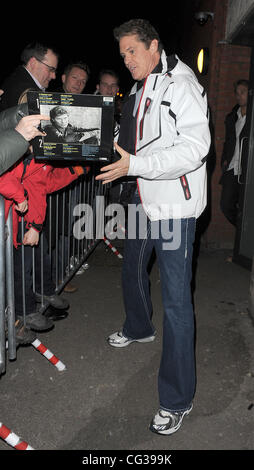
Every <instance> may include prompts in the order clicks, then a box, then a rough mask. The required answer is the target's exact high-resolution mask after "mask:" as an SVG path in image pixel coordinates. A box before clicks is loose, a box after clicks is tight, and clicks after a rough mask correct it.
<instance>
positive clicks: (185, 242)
mask: <svg viewBox="0 0 254 470" xmlns="http://www.w3.org/2000/svg"><path fill="white" fill-rule="evenodd" d="M134 202H135V204H140V199H139V197H138V195H137V193H136V194H135V196H134V199H133V203H134ZM142 210H143V209H142ZM143 215H144V212H143ZM145 217H146V216H145ZM138 221H139V215H138V213H137V219H136V229H137V232H140V224H139V222H138ZM177 222H178V229H175V231H176V234H175V236H176V238H178V239H179V240H178V241H177V240H176V241H177V243H175V244H173V243H172V245H170V244H169V245H167V243H169V240H167V239H166V238H165V236H167V234H166V235H165V224H166V225H167V227H168V232H171V233H172V231H173V227H174V225H173V224H174V222H173V220H172V219H171V220H167V221H163V224H164V232H162V221H158V222H150V220H149V219H148V218H146V223H147V236H146V237H145V238H143V239H142V238H141V239H140V238H139V237H138V236H136V238H135V239H134V238H133V239H130V238H128V237H126V240H125V249H124V259H123V271H122V285H123V299H124V306H125V312H126V320H125V323H124V326H123V333H124V335H125V336H127V337H128V338H131V339H140V338H145V337H147V336H151V335H153V334H154V332H155V329H154V326H153V323H152V312H153V308H152V302H151V297H150V281H149V274H148V270H147V267H148V263H149V261H150V258H151V255H152V252H153V249H155V252H156V257H157V262H158V266H159V270H160V282H161V290H162V300H163V307H164V318H163V345H162V356H161V363H160V369H159V376H158V391H159V401H160V407H161V408H163V409H165V410H168V411H180V410H186V409H187V408H189V406H190V404H191V402H192V400H193V396H194V393H195V384H196V373H195V354H194V312H193V306H192V296H191V278H192V253H193V242H194V238H195V227H196V219H195V218H189V219H188V218H187V219H178V221H177ZM130 223H131V221H130V220H129V224H130ZM155 224H157V227H154V225H155ZM158 229H159V230H158ZM158 232H159V233H158ZM156 234H157V236H155V235H156ZM137 235H138V234H137ZM142 236H143V235H142ZM165 243H166V245H165ZM170 246H171V249H169V247H170Z"/></svg>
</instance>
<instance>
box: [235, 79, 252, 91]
mask: <svg viewBox="0 0 254 470" xmlns="http://www.w3.org/2000/svg"><path fill="white" fill-rule="evenodd" d="M239 85H242V86H245V87H246V88H249V81H248V80H244V79H240V80H237V82H235V83H234V90H235V92H236V89H237V87H238V86H239Z"/></svg>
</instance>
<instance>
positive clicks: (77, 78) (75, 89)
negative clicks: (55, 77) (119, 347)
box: [62, 67, 88, 94]
mask: <svg viewBox="0 0 254 470" xmlns="http://www.w3.org/2000/svg"><path fill="white" fill-rule="evenodd" d="M87 80H88V75H87V73H86V72H85V70H82V69H80V68H78V67H73V68H72V69H71V71H70V72H69V73H68V74H67V75H66V74H64V75H62V82H63V88H64V91H65V92H66V93H74V94H76V93H78V94H81V93H82V92H83V90H84V88H85V86H86V83H87Z"/></svg>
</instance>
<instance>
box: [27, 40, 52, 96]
mask: <svg viewBox="0 0 254 470" xmlns="http://www.w3.org/2000/svg"><path fill="white" fill-rule="evenodd" d="M57 65H58V58H57V56H56V55H55V54H54V52H53V51H52V50H51V49H48V51H47V53H46V54H45V56H44V58H43V59H42V60H39V59H36V57H32V58H31V59H30V60H29V62H28V64H27V66H26V67H27V69H28V70H29V71H30V72H31V73H32V75H33V76H34V77H35V78H36V79H37V80H38V82H39V83H40V84H41V86H42V87H43V88H46V89H47V88H48V86H49V82H50V81H51V80H52V79H55V78H56V69H57Z"/></svg>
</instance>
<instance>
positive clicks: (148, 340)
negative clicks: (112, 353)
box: [107, 336, 155, 348]
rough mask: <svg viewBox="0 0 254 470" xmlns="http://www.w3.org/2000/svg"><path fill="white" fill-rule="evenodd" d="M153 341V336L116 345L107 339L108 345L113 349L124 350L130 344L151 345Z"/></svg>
mask: <svg viewBox="0 0 254 470" xmlns="http://www.w3.org/2000/svg"><path fill="white" fill-rule="evenodd" d="M154 340H155V336H148V337H147V338H141V339H130V340H128V341H126V342H125V343H117V342H115V343H114V342H113V341H112V342H111V341H110V339H109V338H108V339H107V341H108V344H109V345H110V346H112V347H113V348H125V347H126V346H129V344H131V343H135V342H136V343H151V342H152V341H154Z"/></svg>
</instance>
